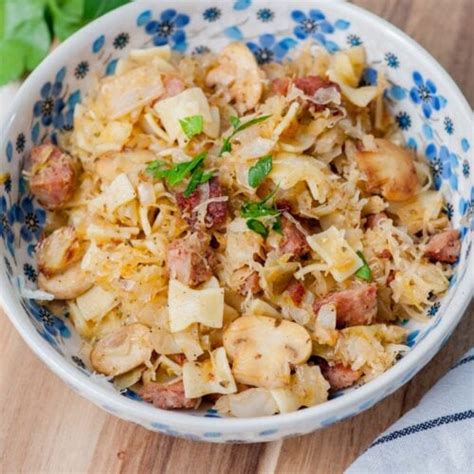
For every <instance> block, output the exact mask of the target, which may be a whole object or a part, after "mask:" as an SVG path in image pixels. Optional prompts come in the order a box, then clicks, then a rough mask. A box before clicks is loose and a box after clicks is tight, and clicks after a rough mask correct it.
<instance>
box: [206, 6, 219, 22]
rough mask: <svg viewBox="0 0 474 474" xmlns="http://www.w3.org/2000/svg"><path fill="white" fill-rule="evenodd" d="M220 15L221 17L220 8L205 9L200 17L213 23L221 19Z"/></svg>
mask: <svg viewBox="0 0 474 474" xmlns="http://www.w3.org/2000/svg"><path fill="white" fill-rule="evenodd" d="M221 15H222V12H221V10H220V8H217V7H210V8H206V9H205V10H204V11H203V12H202V17H203V18H204V19H205V20H206V21H209V22H213V21H216V20H218V19H219V18H220V17H221Z"/></svg>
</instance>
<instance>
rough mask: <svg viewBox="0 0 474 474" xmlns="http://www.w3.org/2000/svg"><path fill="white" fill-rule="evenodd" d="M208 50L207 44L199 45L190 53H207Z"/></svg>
mask: <svg viewBox="0 0 474 474" xmlns="http://www.w3.org/2000/svg"><path fill="white" fill-rule="evenodd" d="M210 52H211V50H210V49H209V48H208V47H207V46H204V45H200V46H196V47H195V48H194V51H193V52H192V54H207V53H210Z"/></svg>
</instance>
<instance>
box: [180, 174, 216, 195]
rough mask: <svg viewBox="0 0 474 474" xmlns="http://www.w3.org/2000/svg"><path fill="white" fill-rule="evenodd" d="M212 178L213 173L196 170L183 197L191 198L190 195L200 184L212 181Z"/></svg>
mask: <svg viewBox="0 0 474 474" xmlns="http://www.w3.org/2000/svg"><path fill="white" fill-rule="evenodd" d="M213 176H214V173H212V172H208V173H205V172H204V171H203V170H202V169H199V168H197V169H196V170H195V171H194V172H193V174H192V176H191V179H190V180H189V183H188V186H187V187H186V189H185V190H184V193H183V195H184V197H185V198H188V197H189V196H191V194H192V193H193V192H194V191H195V190H196V188H197V187H198V186H199V185H200V184H204V183H206V182H207V181H209V180H210V179H212V177H213Z"/></svg>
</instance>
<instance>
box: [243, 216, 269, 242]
mask: <svg viewBox="0 0 474 474" xmlns="http://www.w3.org/2000/svg"><path fill="white" fill-rule="evenodd" d="M247 227H248V228H249V229H250V230H253V231H254V232H256V233H257V234H260V235H261V236H263V237H264V238H266V237H268V229H267V228H266V227H265V226H264V225H263V224H262V223H261V222H260V221H258V220H257V219H249V220H248V221H247Z"/></svg>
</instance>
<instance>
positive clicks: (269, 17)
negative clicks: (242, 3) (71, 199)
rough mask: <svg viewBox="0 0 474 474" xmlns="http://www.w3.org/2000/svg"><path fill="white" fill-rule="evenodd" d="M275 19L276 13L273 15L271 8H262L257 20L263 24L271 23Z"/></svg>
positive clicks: (258, 12)
mask: <svg viewBox="0 0 474 474" xmlns="http://www.w3.org/2000/svg"><path fill="white" fill-rule="evenodd" d="M274 18H275V13H273V11H272V10H270V8H260V10H258V11H257V19H258V20H260V21H261V22H262V23H269V22H270V21H273V19H274Z"/></svg>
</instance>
